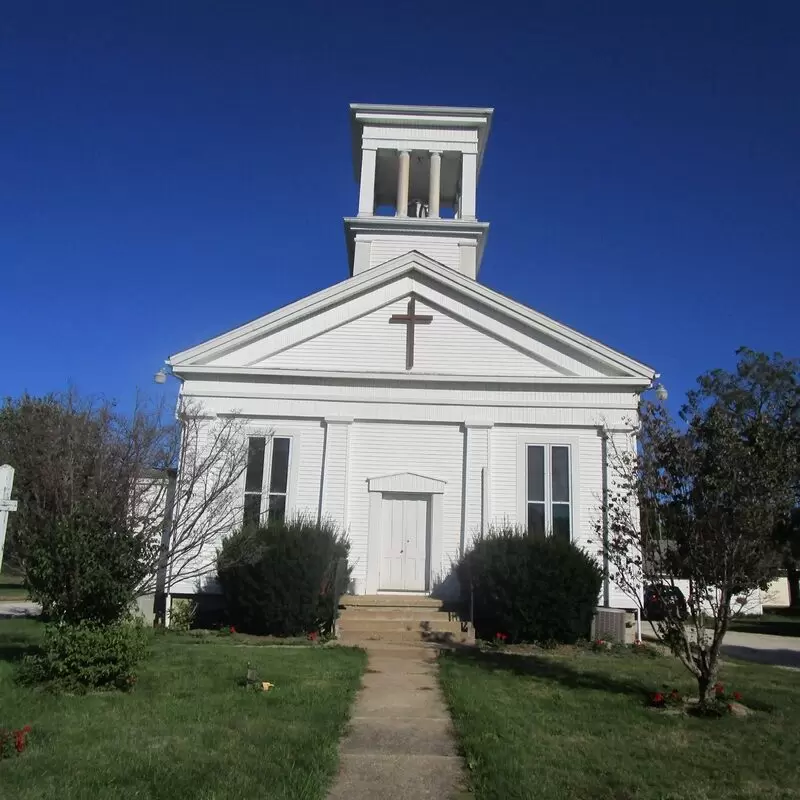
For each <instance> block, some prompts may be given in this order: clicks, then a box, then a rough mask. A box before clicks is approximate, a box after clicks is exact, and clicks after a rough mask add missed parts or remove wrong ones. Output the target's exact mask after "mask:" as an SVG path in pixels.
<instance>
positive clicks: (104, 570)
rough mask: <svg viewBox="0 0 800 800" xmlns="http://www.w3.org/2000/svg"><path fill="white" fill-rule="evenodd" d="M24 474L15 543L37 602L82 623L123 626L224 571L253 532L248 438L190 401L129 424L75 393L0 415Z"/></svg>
mask: <svg viewBox="0 0 800 800" xmlns="http://www.w3.org/2000/svg"><path fill="white" fill-rule="evenodd" d="M0 460H2V461H8V462H9V463H11V464H13V465H14V466H15V468H16V481H15V486H14V494H15V497H16V498H17V499H18V500H19V508H20V511H19V513H18V514H16V515H15V518H14V519H13V525H14V527H13V528H12V531H11V534H12V536H11V537H10V540H11V542H12V546H13V548H14V553H15V556H16V560H17V563H18V564H19V565H20V566H21V567H22V569H23V571H24V572H25V574H26V582H27V585H28V588H29V589H30V590H31V592H32V594H33V596H34V597H36V598H38V599H40V600H41V601H42V602H43V604H44V605H45V606H46V607H47V608H48V609H50V610H52V611H53V612H54V613H58V614H59V615H61V616H63V617H65V618H66V617H69V618H71V619H82V618H86V617H91V618H96V619H111V618H113V617H114V616H115V615H116V614H118V613H120V612H121V609H124V608H125V607H126V606H127V604H128V603H129V602H130V601H131V600H132V599H133V597H135V596H136V595H145V594H153V593H155V594H158V593H159V592H161V593H163V592H164V591H165V590H166V591H168V590H169V588H170V586H171V585H174V584H176V583H178V582H186V581H191V580H192V579H198V580H199V579H200V578H201V577H202V576H203V575H205V574H206V573H208V572H209V571H211V570H212V569H213V559H214V556H215V550H216V546H217V545H218V544H219V543H220V540H221V538H222V536H223V535H224V534H226V533H228V532H230V531H231V530H233V529H234V528H235V527H236V526H237V525H239V524H241V513H242V505H243V494H242V486H241V478H242V474H243V472H244V470H245V469H246V466H247V437H246V436H245V433H244V430H243V423H242V420H241V418H239V417H237V416H236V415H235V414H232V415H229V416H220V417H217V416H215V415H213V414H208V413H207V412H206V411H205V410H204V409H203V408H202V407H200V406H199V405H197V404H193V403H190V402H186V401H185V400H183V399H182V400H181V401H180V402H179V406H178V411H177V414H173V413H171V412H170V411H169V410H168V409H167V408H166V406H165V405H164V403H163V402H162V403H159V404H156V405H152V404H148V403H147V402H137V404H136V407H135V408H134V410H133V412H132V413H131V414H121V413H120V412H118V411H117V409H116V407H115V405H114V404H113V403H112V402H110V401H108V400H104V399H99V400H98V399H93V398H81V397H80V396H79V395H78V393H77V392H75V391H74V390H70V391H68V392H66V393H64V394H61V395H48V396H46V397H42V398H36V397H31V396H28V395H24V396H22V397H20V398H19V399H16V400H11V399H9V400H6V401H5V403H4V405H3V406H2V408H0Z"/></svg>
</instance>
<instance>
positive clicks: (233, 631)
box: [231, 625, 236, 633]
mask: <svg viewBox="0 0 800 800" xmlns="http://www.w3.org/2000/svg"><path fill="white" fill-rule="evenodd" d="M231 633H236V628H235V627H234V626H233V625H231Z"/></svg>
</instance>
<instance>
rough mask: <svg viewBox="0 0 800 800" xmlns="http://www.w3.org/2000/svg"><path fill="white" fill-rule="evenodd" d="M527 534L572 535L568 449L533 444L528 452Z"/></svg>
mask: <svg viewBox="0 0 800 800" xmlns="http://www.w3.org/2000/svg"><path fill="white" fill-rule="evenodd" d="M527 451H528V452H527V464H526V472H527V481H526V491H527V496H526V507H527V512H528V520H527V522H528V530H529V531H530V532H531V533H532V534H534V535H536V536H544V535H545V534H546V533H547V534H549V533H552V534H553V535H554V536H559V537H562V538H564V539H567V540H568V541H569V539H570V538H571V534H572V525H571V519H572V504H571V497H572V492H571V486H570V450H569V446H568V445H543V444H532V445H528V448H527Z"/></svg>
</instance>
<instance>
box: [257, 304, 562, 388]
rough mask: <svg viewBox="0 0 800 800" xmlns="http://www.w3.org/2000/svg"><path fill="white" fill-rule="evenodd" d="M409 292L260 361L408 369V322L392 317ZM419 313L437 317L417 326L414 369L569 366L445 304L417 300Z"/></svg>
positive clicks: (488, 371) (528, 370) (507, 371)
mask: <svg viewBox="0 0 800 800" xmlns="http://www.w3.org/2000/svg"><path fill="white" fill-rule="evenodd" d="M407 310H408V299H407V298H403V299H400V300H397V301H395V302H394V303H391V304H389V305H388V306H385V307H384V308H381V309H379V310H377V311H373V312H372V313H370V314H366V315H365V316H363V317H361V318H359V319H356V320H354V321H352V322H348V323H346V324H344V325H341V326H339V327H338V328H334V329H333V330H330V331H327V332H326V333H324V334H322V335H320V336H317V337H315V338H313V339H310V340H308V341H306V342H303V343H302V344H299V345H297V346H295V347H291V348H289V349H288V350H284V351H283V352H281V353H278V354H277V355H274V356H271V357H269V358H266V359H264V360H263V361H261V362H259V363H258V366H260V367H273V368H276V367H277V368H286V369H327V370H348V369H353V368H354V367H355V366H356V365H357V367H358V369H360V370H369V371H375V372H402V371H404V370H405V365H406V326H405V325H402V324H398V323H390V322H389V319H390V317H392V316H393V315H396V314H398V315H404V314H406V312H407ZM416 314H417V315H421V314H422V315H428V316H431V317H433V319H432V321H431V322H430V323H429V324H424V325H423V324H419V325H416V326H415V333H414V368H413V370H412V373H430V374H436V375H448V374H449V375H520V376H547V377H559V376H563V374H564V372H563V371H561V370H556V369H554V368H553V366H551V365H550V364H547V363H544V362H543V361H541V360H539V359H537V358H535V357H532V356H531V355H530V354H528V353H525V352H522V351H521V350H519V349H517V348H516V347H514V346H512V345H510V344H509V343H507V342H504V341H501V340H500V339H498V338H495V337H494V336H491V335H489V334H487V333H485V332H483V331H480V330H478V329H476V328H475V327H473V326H471V325H468V324H466V323H465V322H463V321H462V320H460V319H457V318H455V317H453V316H452V315H451V314H448V313H447V312H445V311H443V310H442V309H441V308H438V307H433V306H430V305H428V304H426V303H425V302H424V301H423V300H419V301H418V302H417V303H416Z"/></svg>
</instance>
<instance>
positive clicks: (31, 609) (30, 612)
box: [0, 600, 42, 619]
mask: <svg viewBox="0 0 800 800" xmlns="http://www.w3.org/2000/svg"><path fill="white" fill-rule="evenodd" d="M41 613H42V607H41V606H40V605H39V604H38V603H32V602H31V601H30V600H2V601H0V619H11V618H13V617H38V616H39V614H41Z"/></svg>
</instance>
